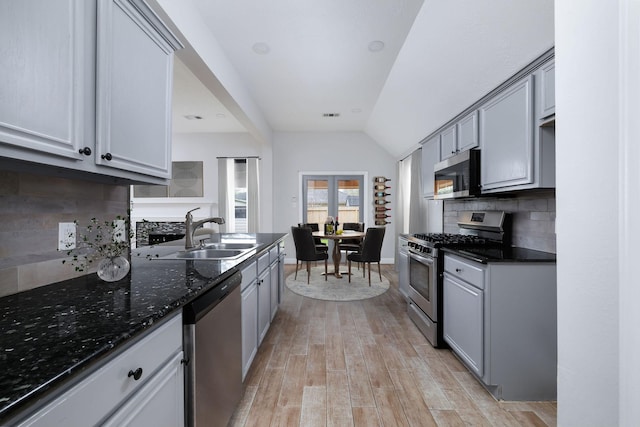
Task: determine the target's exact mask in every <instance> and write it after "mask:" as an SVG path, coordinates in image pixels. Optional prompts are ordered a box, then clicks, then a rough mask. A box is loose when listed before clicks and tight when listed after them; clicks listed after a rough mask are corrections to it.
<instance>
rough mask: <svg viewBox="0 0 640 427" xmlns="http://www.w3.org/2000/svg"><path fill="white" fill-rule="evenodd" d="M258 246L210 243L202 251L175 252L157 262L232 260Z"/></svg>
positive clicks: (158, 258)
mask: <svg viewBox="0 0 640 427" xmlns="http://www.w3.org/2000/svg"><path fill="white" fill-rule="evenodd" d="M257 246H258V245H256V244H255V243H209V244H206V245H205V246H204V248H201V249H190V250H186V251H178V252H173V253H170V254H168V255H164V256H161V257H157V258H151V259H157V260H163V259H164V260H176V259H197V260H231V259H237V258H240V257H242V256H243V255H245V254H247V253H249V252H251V251H252V250H253V249H255V248H256V247H257Z"/></svg>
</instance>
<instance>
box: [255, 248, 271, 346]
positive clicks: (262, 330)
mask: <svg viewBox="0 0 640 427" xmlns="http://www.w3.org/2000/svg"><path fill="white" fill-rule="evenodd" d="M263 258H266V259H265V260H264V265H265V266H264V267H262V263H263V261H262V259H263ZM270 324H271V271H270V269H269V254H268V253H267V254H264V255H263V256H261V257H260V258H258V345H260V343H262V340H263V339H264V337H265V335H267V331H268V330H269V325H270Z"/></svg>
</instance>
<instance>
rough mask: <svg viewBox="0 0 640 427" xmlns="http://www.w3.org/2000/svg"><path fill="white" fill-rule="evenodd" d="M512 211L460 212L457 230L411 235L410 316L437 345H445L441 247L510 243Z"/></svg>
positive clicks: (496, 245) (502, 245) (497, 245)
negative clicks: (454, 232)
mask: <svg viewBox="0 0 640 427" xmlns="http://www.w3.org/2000/svg"><path fill="white" fill-rule="evenodd" d="M510 219H511V218H510V215H509V214H507V213H505V212H502V211H463V212H459V213H458V227H459V233H458V234H446V233H444V234H442V233H419V234H414V235H413V236H412V237H409V244H408V245H409V291H408V293H409V304H408V305H407V311H408V314H409V317H410V318H411V320H413V322H414V323H415V324H416V326H418V329H420V331H421V332H422V333H423V334H424V336H425V337H426V338H427V339H428V340H429V342H430V343H431V344H432V345H433V346H434V347H446V344H445V342H444V339H443V338H442V324H443V320H442V319H443V312H442V305H443V304H442V277H443V272H444V265H443V260H444V257H443V256H441V255H440V249H441V248H443V247H447V248H469V247H508V246H510V245H511V221H510Z"/></svg>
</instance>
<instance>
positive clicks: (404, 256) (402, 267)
mask: <svg viewBox="0 0 640 427" xmlns="http://www.w3.org/2000/svg"><path fill="white" fill-rule="evenodd" d="M398 289H399V290H400V293H401V294H402V296H403V297H404V298H405V299H408V298H409V241H408V240H407V239H405V238H404V237H402V236H400V237H398Z"/></svg>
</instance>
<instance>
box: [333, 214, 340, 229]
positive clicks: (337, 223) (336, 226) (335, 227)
mask: <svg viewBox="0 0 640 427" xmlns="http://www.w3.org/2000/svg"><path fill="white" fill-rule="evenodd" d="M338 225H340V223H339V222H338V217H337V216H336V225H335V226H334V228H333V231H334V233H337V232H338Z"/></svg>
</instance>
